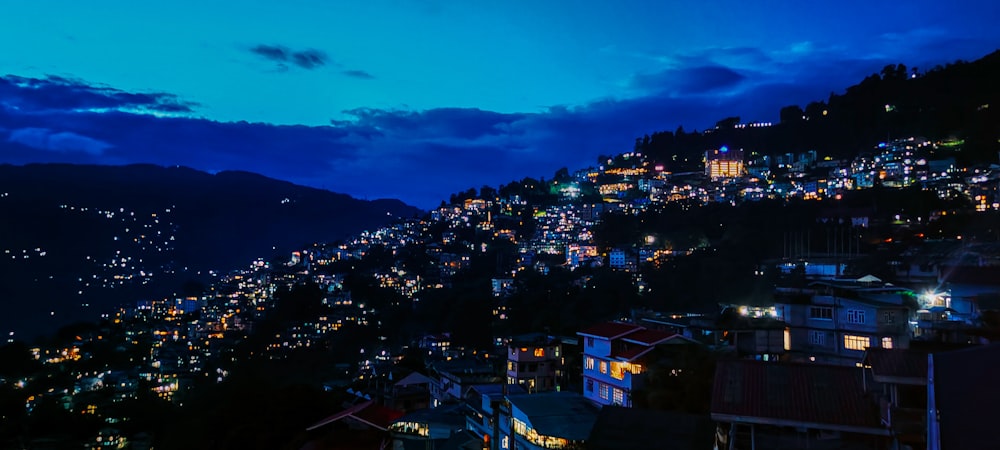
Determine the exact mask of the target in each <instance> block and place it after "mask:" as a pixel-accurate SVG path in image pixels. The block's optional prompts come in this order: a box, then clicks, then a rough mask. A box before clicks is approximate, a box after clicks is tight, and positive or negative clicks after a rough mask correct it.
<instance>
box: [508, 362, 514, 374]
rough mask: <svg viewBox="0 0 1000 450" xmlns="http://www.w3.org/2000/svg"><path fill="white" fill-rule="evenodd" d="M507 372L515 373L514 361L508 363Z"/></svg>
mask: <svg viewBox="0 0 1000 450" xmlns="http://www.w3.org/2000/svg"><path fill="white" fill-rule="evenodd" d="M507 371H508V372H513V371H514V361H507Z"/></svg>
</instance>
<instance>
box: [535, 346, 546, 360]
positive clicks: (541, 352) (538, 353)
mask: <svg viewBox="0 0 1000 450" xmlns="http://www.w3.org/2000/svg"><path fill="white" fill-rule="evenodd" d="M535 356H536V357H538V358H544V357H545V349H544V348H536V349H535Z"/></svg>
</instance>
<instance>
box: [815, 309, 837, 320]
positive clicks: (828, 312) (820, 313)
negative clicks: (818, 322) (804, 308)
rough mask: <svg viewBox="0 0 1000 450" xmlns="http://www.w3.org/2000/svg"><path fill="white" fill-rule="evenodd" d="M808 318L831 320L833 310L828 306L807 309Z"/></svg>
mask: <svg viewBox="0 0 1000 450" xmlns="http://www.w3.org/2000/svg"><path fill="white" fill-rule="evenodd" d="M809 318H810V319H824V320H833V308H831V307H829V306H813V307H811V308H809Z"/></svg>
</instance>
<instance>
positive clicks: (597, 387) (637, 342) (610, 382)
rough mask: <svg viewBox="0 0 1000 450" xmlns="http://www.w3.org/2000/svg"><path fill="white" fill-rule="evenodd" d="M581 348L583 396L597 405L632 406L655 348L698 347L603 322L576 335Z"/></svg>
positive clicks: (683, 340)
mask: <svg viewBox="0 0 1000 450" xmlns="http://www.w3.org/2000/svg"><path fill="white" fill-rule="evenodd" d="M577 334H578V335H580V336H581V337H582V338H583V340H584V345H583V383H584V387H583V395H584V396H585V397H586V398H588V399H590V400H592V401H594V402H595V403H597V404H600V405H621V406H631V405H632V398H631V396H632V391H633V390H635V389H638V388H641V387H642V384H643V381H644V376H643V374H644V372H645V370H646V369H647V368H648V367H649V363H650V361H648V360H647V358H645V357H646V355H648V354H649V353H650V352H652V351H653V350H654V349H655V348H657V347H658V346H669V345H689V344H694V345H698V344H697V343H696V342H695V341H693V340H691V339H688V338H685V337H683V336H681V335H679V334H676V333H671V332H668V331H662V330H651V329H647V328H644V327H642V326H639V325H635V324H630V323H621V322H607V323H602V324H599V325H595V326H593V327H590V328H588V329H586V330H583V331H580V332H578V333H577Z"/></svg>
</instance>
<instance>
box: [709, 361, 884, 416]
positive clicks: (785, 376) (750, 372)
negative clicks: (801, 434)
mask: <svg viewBox="0 0 1000 450" xmlns="http://www.w3.org/2000/svg"><path fill="white" fill-rule="evenodd" d="M861 370H862V369H860V368H855V367H842V366H827V365H820V364H795V363H780V362H763V361H750V360H731V361H719V363H718V366H717V368H716V372H715V386H714V389H713V393H712V409H711V412H712V414H713V416H714V415H716V414H719V415H727V416H740V417H743V418H745V419H746V420H747V421H748V422H752V421H753V419H754V418H756V419H766V420H761V422H762V423H767V422H770V423H774V422H784V423H787V424H795V423H802V424H806V423H811V424H827V425H836V426H846V427H864V428H869V427H871V428H880V427H881V425H880V420H879V416H878V409H877V405H876V404H875V403H874V402H872V401H871V400H870V399H869V398H866V397H865V395H864V386H863V384H862V372H861Z"/></svg>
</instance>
